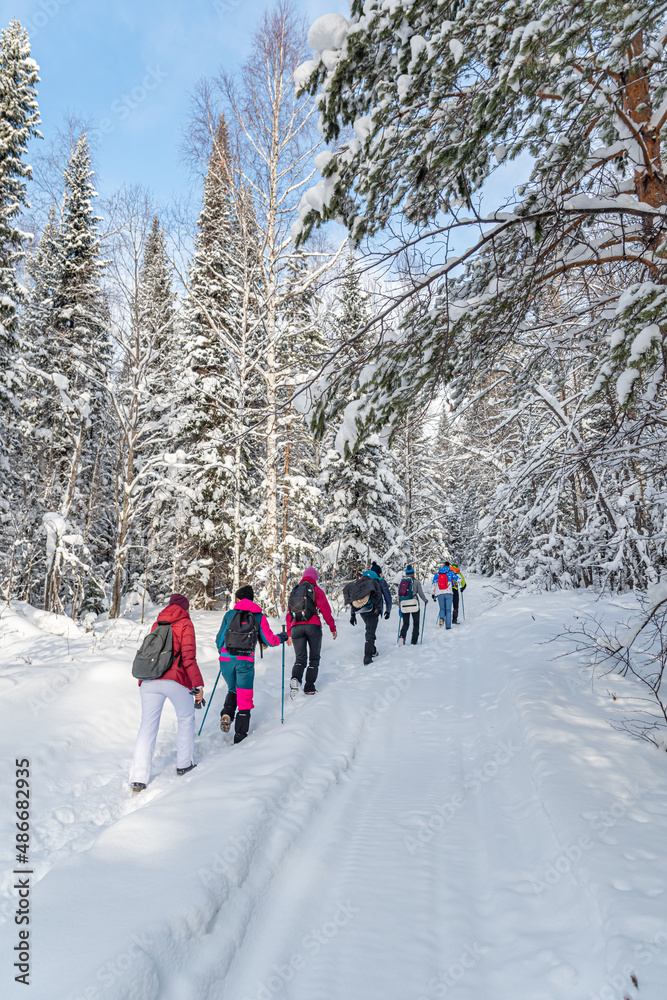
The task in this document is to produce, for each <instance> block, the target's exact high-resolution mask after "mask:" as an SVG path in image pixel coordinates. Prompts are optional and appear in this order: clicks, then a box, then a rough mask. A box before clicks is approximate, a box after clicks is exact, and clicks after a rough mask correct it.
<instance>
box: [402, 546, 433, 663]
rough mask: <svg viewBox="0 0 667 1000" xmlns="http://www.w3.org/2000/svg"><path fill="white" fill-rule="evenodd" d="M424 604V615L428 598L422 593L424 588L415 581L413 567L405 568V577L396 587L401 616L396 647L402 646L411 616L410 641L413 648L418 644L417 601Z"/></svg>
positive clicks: (418, 581)
mask: <svg viewBox="0 0 667 1000" xmlns="http://www.w3.org/2000/svg"><path fill="white" fill-rule="evenodd" d="M420 598H421V600H422V601H423V602H424V614H426V605H427V604H428V598H427V596H426V594H425V593H424V588H423V587H422V585H421V581H420V580H416V579H415V570H414V566H409V565H408V566H406V567H405V575H404V576H403V579H402V580H401V582H400V583H399V585H398V610H399V614H400V615H401V632H400V635H399V638H398V645H399V646H404V645H405V640H406V638H407V635H408V628H409V627H410V615H412V640H411V643H412V645H413V646H416V645H417V643H418V642H419V615H420V608H419V599H420Z"/></svg>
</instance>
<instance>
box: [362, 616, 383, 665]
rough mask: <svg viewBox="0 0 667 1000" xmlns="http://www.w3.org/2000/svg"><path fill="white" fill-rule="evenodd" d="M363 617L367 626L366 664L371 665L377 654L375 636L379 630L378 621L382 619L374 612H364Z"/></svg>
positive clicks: (365, 642) (365, 643)
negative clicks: (374, 655)
mask: <svg viewBox="0 0 667 1000" xmlns="http://www.w3.org/2000/svg"><path fill="white" fill-rule="evenodd" d="M361 617H362V618H363V619H364V624H365V625H366V637H365V641H364V663H370V662H371V660H372V659H373V654H374V653H376V652H377V650H376V649H375V634H376V632H377V629H378V619H379V618H380V614H379V612H378V613H377V614H376V613H375V612H373V611H362V612H361Z"/></svg>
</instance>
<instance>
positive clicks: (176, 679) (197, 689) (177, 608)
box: [130, 594, 204, 792]
mask: <svg viewBox="0 0 667 1000" xmlns="http://www.w3.org/2000/svg"><path fill="white" fill-rule="evenodd" d="M189 608H190V602H189V601H188V599H187V597H184V596H183V594H172V595H171V597H170V599H169V604H168V605H167V607H166V608H164V610H163V611H161V612H160V614H159V615H158V617H157V621H156V622H154V624H153V627H152V628H151V632H152V631H153V629H155V628H156V627H157V623H158V621H160V622H169V624H170V625H171V634H172V643H173V646H172V649H173V660H172V663H171V666H170V667H169V670H167V672H166V673H164V674H163V675H162V677H158V678H156V679H155V680H144V681H139V686H140V692H141V725H140V726H139V733H138V735H137V742H136V746H135V748H134V757H133V758H132V769H131V772H130V784H131V785H132V789H133V791H134V792H140V791H141V790H142V788H145V787H146V785H147V784H148V779H149V778H150V776H151V761H152V759H153V751H154V750H155V741H156V739H157V732H158V729H159V727H160V716H161V715H162V708H163V706H164V700H165V698H168V699H169V701H170V702H171V703H172V705H173V706H174V709H175V711H176V719H177V721H178V731H177V734H176V773H177V774H187V772H188V771H191V770H192V768H193V767H196V766H197V765H196V764H195V763H194V762H193V757H194V750H195V706H194V702H193V700H192V694H193V693H194V696H195V699H194V700H195V701H196V702H201V701H202V700H203V697H204V681H203V678H202V675H201V673H200V671H199V667H198V666H197V647H196V643H195V628H194V625H193V624H192V621H191V619H190V615H189Z"/></svg>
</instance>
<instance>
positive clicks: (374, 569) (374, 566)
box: [371, 562, 382, 576]
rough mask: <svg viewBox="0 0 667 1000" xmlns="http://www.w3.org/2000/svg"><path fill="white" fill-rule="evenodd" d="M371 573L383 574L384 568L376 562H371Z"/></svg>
mask: <svg viewBox="0 0 667 1000" xmlns="http://www.w3.org/2000/svg"><path fill="white" fill-rule="evenodd" d="M371 573H377V575H378V576H382V569H381V568H380V566H378V564H377V563H376V562H372V563H371Z"/></svg>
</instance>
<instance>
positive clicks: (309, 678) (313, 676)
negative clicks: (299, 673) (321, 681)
mask: <svg viewBox="0 0 667 1000" xmlns="http://www.w3.org/2000/svg"><path fill="white" fill-rule="evenodd" d="M316 680H317V667H308V669H307V670H306V683H305V684H304V685H303V693H304V694H315V681H316Z"/></svg>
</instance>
